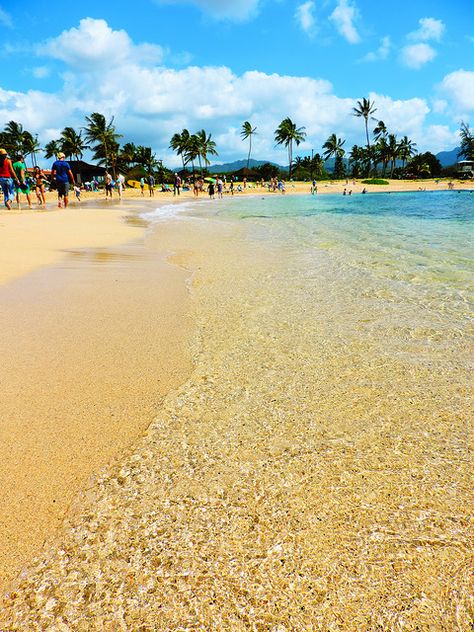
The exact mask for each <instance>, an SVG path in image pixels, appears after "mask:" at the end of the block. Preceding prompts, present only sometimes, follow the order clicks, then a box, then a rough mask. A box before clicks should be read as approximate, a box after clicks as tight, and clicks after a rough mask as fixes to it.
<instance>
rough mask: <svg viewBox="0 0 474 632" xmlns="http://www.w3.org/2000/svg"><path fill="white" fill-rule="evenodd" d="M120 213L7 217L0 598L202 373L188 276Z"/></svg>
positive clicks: (2, 289) (3, 235) (2, 290)
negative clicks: (177, 392) (104, 472)
mask: <svg viewBox="0 0 474 632" xmlns="http://www.w3.org/2000/svg"><path fill="white" fill-rule="evenodd" d="M136 205H137V204H136V203H135V207H136ZM123 215H125V211H124V210H123V209H121V210H118V211H117V210H116V209H112V210H111V209H109V210H104V209H94V208H92V207H91V208H87V210H86V209H82V210H81V211H77V210H71V211H68V212H67V213H64V212H62V213H61V212H53V213H41V214H31V213H26V214H24V215H17V216H14V217H8V218H7V217H5V216H3V217H2V218H1V220H0V223H2V221H3V222H4V226H5V224H7V226H6V229H5V231H4V232H2V231H1V230H0V239H2V240H3V241H5V245H6V248H5V250H4V251H3V257H4V265H3V267H2V270H1V273H0V280H1V281H3V282H4V283H3V285H2V286H0V305H1V307H0V322H1V328H2V332H3V333H2V337H1V340H0V357H1V358H2V363H1V366H0V382H1V385H2V386H1V388H2V397H1V398H0V419H1V433H0V437H1V438H0V516H1V518H0V541H1V542H2V545H1V547H0V591H1V592H3V591H4V590H6V589H8V586H9V585H10V583H11V581H12V580H14V579H15V577H17V576H18V575H19V573H20V572H21V570H22V568H23V567H24V566H25V565H26V564H27V563H28V562H30V561H31V559H32V557H33V556H34V555H36V554H38V553H39V552H40V550H41V547H42V545H43V543H44V542H45V541H50V540H51V539H54V537H55V536H57V533H58V530H59V529H60V527H61V524H62V521H63V519H64V517H65V516H66V515H68V513H70V511H71V503H74V502H75V500H77V498H78V494H80V492H82V491H84V490H85V489H87V488H88V487H90V486H91V485H92V484H93V477H95V476H97V475H98V473H99V472H100V471H101V469H102V468H104V467H106V466H107V465H110V464H111V463H112V462H113V461H114V460H115V459H117V458H118V457H120V456H123V455H124V454H125V453H126V452H127V451H128V450H129V449H130V447H131V446H132V445H133V444H134V443H135V441H136V440H137V438H138V437H140V436H141V435H142V434H143V432H144V431H145V429H146V428H147V426H148V425H149V423H150V422H151V421H152V419H153V418H154V417H155V415H156V412H157V410H158V409H159V406H160V404H161V402H162V400H163V398H164V396H165V395H166V394H167V393H169V392H170V390H172V389H175V388H177V387H178V386H179V385H180V384H181V383H182V382H183V381H184V380H185V379H186V377H187V375H188V374H189V372H190V370H191V359H190V350H189V336H190V332H191V331H192V323H191V320H190V318H189V303H188V301H189V298H188V293H187V289H186V280H187V273H186V272H185V271H184V270H182V269H179V268H177V267H176V266H174V265H172V264H170V263H168V262H167V257H168V255H169V253H167V252H164V251H162V250H160V249H159V248H157V247H156V245H155V244H154V243H153V240H152V239H151V238H149V237H148V236H147V235H146V234H145V232H144V227H143V225H140V222H138V227H137V225H134V222H133V221H132V222H129V223H126V222H124V221H123V219H122V216H123ZM135 224H136V223H135ZM15 239H16V241H15ZM121 242H128V243H122V245H120V243H121ZM86 245H92V246H94V245H96V246H98V247H92V248H91V247H89V248H86V247H85V246H86ZM15 248H16V250H15V251H14V252H13V255H12V256H10V254H11V253H12V251H13V249H15ZM51 263H55V264H54V265H49V266H48V265H47V264H51ZM40 264H41V267H38V266H40ZM27 270H33V271H31V272H30V273H29V274H26V275H24V273H25V272H26V271H27ZM22 275H23V276H22ZM8 281H9V282H8Z"/></svg>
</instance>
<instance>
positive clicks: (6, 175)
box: [0, 149, 20, 211]
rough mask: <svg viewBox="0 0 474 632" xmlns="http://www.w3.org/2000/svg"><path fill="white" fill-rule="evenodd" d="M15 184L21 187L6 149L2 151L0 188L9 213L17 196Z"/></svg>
mask: <svg viewBox="0 0 474 632" xmlns="http://www.w3.org/2000/svg"><path fill="white" fill-rule="evenodd" d="M15 183H16V184H17V185H19V184H20V181H19V180H18V176H17V175H16V173H15V172H14V170H13V165H12V162H11V160H10V158H9V157H8V155H7V151H6V149H0V186H1V187H2V192H3V203H4V204H5V206H6V207H7V209H8V210H9V211H10V210H11V208H12V205H11V202H12V200H13V198H14V195H15V191H14V184H15Z"/></svg>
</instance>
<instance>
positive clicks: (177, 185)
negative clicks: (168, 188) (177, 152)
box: [173, 173, 181, 195]
mask: <svg viewBox="0 0 474 632" xmlns="http://www.w3.org/2000/svg"><path fill="white" fill-rule="evenodd" d="M180 187H181V178H180V177H179V176H178V174H177V173H175V174H174V187H173V195H179V189H180Z"/></svg>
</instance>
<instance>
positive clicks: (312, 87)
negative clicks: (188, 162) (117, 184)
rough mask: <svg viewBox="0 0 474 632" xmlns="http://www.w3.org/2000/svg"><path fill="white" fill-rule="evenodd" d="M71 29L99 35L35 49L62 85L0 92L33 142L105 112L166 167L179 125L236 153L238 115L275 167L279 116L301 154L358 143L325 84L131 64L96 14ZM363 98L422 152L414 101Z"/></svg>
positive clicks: (423, 107)
mask: <svg viewBox="0 0 474 632" xmlns="http://www.w3.org/2000/svg"><path fill="white" fill-rule="evenodd" d="M93 22H95V23H93ZM76 31H78V32H81V33H86V34H87V33H89V34H90V33H99V34H101V37H99V41H98V42H95V44H94V47H93V50H92V51H91V50H82V51H79V49H78V42H77V41H76V38H75V33H74V30H73V32H72V36H71V37H65V36H64V34H61V35H60V36H59V37H58V38H57V39H56V40H50V41H49V42H47V44H46V45H45V46H44V47H43V50H44V51H45V53H47V54H48V55H50V56H53V57H56V58H59V59H61V60H62V61H63V62H64V63H65V64H66V65H67V71H66V72H64V73H63V74H62V78H63V87H62V89H61V90H60V91H59V92H58V93H57V94H48V93H46V92H41V91H28V92H24V93H23V92H12V91H5V90H3V91H2V90H1V89H0V117H1V118H2V120H6V121H8V120H11V119H13V120H17V121H20V122H21V123H22V124H23V125H24V126H25V128H26V129H29V130H30V131H32V132H33V133H35V134H38V135H39V140H40V142H41V143H46V142H48V141H49V140H51V139H53V138H57V137H58V136H59V133H60V130H61V129H63V128H64V127H65V126H66V125H71V126H73V127H74V128H76V129H78V128H80V127H81V126H82V125H84V116H86V115H89V114H90V113H91V112H101V113H103V114H104V115H105V116H106V117H107V118H110V117H112V116H114V117H115V124H116V125H117V128H118V131H119V132H120V133H121V134H123V142H128V141H133V142H135V143H137V144H141V145H145V146H150V147H152V148H153V151H155V152H156V153H157V155H158V156H159V157H160V158H162V159H163V160H164V161H165V164H167V165H170V166H174V165H177V164H178V163H179V159H178V157H177V156H176V155H174V154H173V153H172V152H171V151H170V150H169V149H168V146H169V140H170V138H171V136H172V135H173V134H174V133H175V132H177V131H180V130H181V129H183V128H184V127H186V128H188V129H189V130H190V131H192V132H194V131H197V130H199V129H201V128H205V129H206V130H207V131H208V132H210V133H212V136H213V138H214V139H216V141H217V143H218V151H219V160H221V161H223V162H224V161H227V160H230V159H232V160H233V159H235V158H236V157H240V156H242V155H244V154H245V144H244V143H243V142H242V139H241V138H240V127H241V125H242V123H243V121H246V120H249V121H251V123H252V125H253V126H256V127H257V132H258V134H257V136H256V137H255V143H254V156H255V157H256V158H264V159H267V160H274V161H276V162H280V163H283V162H284V161H285V159H286V156H285V152H284V150H283V149H281V148H277V147H275V143H274V132H275V129H276V128H277V126H278V125H279V123H280V122H281V121H282V119H283V118H285V117H287V116H289V117H290V118H291V119H292V120H294V122H295V123H296V125H297V126H298V127H299V126H304V127H305V128H306V132H307V139H306V141H305V142H304V143H302V144H301V145H300V147H299V152H300V153H301V154H303V153H305V152H310V151H311V149H312V148H314V149H315V150H316V151H321V146H322V144H323V143H324V142H325V140H326V139H327V138H328V136H329V135H330V134H332V133H336V134H337V135H338V136H340V137H342V138H345V139H346V146H347V147H350V146H352V145H353V144H361V143H363V142H364V131H363V126H362V125H361V121H360V119H357V118H356V117H354V116H352V108H353V107H354V106H355V105H356V99H355V98H347V97H345V98H342V97H339V96H338V95H336V94H335V93H334V89H333V86H332V84H331V83H330V82H329V81H327V80H324V79H315V78H310V77H297V76H285V75H279V74H267V73H264V72H258V71H249V72H244V73H242V74H236V73H234V72H233V71H232V70H231V69H229V68H227V67H224V66H216V67H197V66H189V67H186V68H181V69H173V68H167V67H165V66H164V65H160V66H158V65H153V64H150V63H144V62H143V61H140V58H141V56H142V50H143V49H142V48H141V47H140V46H136V45H135V44H134V43H133V42H131V40H130V39H129V37H128V35H127V33H125V32H124V31H113V30H112V29H110V27H109V26H108V25H107V24H106V23H105V22H104V21H103V20H96V21H91V20H85V21H82V22H81V23H80V25H79V27H78V28H77V29H76ZM69 35H71V31H69ZM117 47H120V53H119V54H120V55H121V58H120V59H121V62H120V68H121V71H120V73H104V72H103V67H102V65H101V63H100V61H101V60H102V59H103V56H106V57H107V58H108V59H110V55H111V51H113V50H115V49H116V48H117ZM82 49H86V47H85V46H84V45H83V46H82ZM137 51H140V54H137ZM76 53H77V54H79V55H82V57H81V60H80V61H78V60H77V59H73V56H74V55H75V54H76ZM87 60H89V63H88V64H87V63H86V61H87ZM465 72H467V71H458V73H451V75H447V76H446V77H445V79H444V80H443V82H442V84H441V86H440V87H439V92H440V94H439V95H438V96H439V99H442V98H445V99H446V100H447V101H449V99H450V97H448V96H445V93H446V94H447V93H448V92H450V91H453V90H457V97H456V98H457V100H458V102H459V105H460V106H461V105H463V106H466V104H468V103H471V104H472V90H471V92H470V93H469V91H468V89H467V88H462V86H463V83H464V82H465V83H466V84H467V83H469V81H470V85H471V86H472V85H473V82H472V73H471V74H469V76H466V75H464V74H462V73H465ZM468 80H469V81H468ZM211 84H212V85H218V86H219V90H211V91H210V90H209V89H208V86H209V85H211ZM462 90H464V91H462ZM369 98H370V100H371V101H375V103H376V107H377V113H376V116H377V118H380V119H382V120H383V121H385V123H386V125H387V127H388V128H389V129H390V130H391V131H394V132H395V133H397V135H404V134H407V135H408V136H409V137H410V138H412V139H413V140H414V141H415V142H417V143H418V147H419V149H421V150H423V149H424V147H425V143H426V138H427V136H426V117H427V115H428V113H429V107H428V105H427V103H426V101H425V100H424V99H408V100H394V99H392V98H391V97H390V96H386V95H379V94H370V95H369ZM450 103H451V104H452V97H451V101H450ZM437 133H438V137H439V138H440V139H442V138H443V136H442V134H445V136H444V137H446V138H449V134H448V132H446V130H444V131H443V130H437ZM430 143H431V139H430ZM430 148H431V144H430V147H427V149H430Z"/></svg>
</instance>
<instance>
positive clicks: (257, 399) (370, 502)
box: [3, 220, 473, 632]
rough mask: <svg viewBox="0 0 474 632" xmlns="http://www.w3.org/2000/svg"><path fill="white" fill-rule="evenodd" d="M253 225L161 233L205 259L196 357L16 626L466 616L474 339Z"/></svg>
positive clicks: (32, 575)
mask: <svg viewBox="0 0 474 632" xmlns="http://www.w3.org/2000/svg"><path fill="white" fill-rule="evenodd" d="M253 230H254V227H253V226H252V224H251V223H249V222H246V223H245V224H244V225H243V224H242V223H240V224H238V225H237V224H234V223H232V222H231V221H224V220H215V221H212V222H209V221H202V220H194V221H193V220H189V222H188V221H186V222H168V223H167V224H163V225H161V226H160V229H159V231H157V232H156V234H155V236H154V239H155V240H156V242H155V243H156V247H157V248H158V249H161V250H168V251H170V250H172V251H173V253H174V255H173V261H174V262H175V263H177V264H179V265H180V266H182V267H184V268H185V269H187V270H192V271H193V276H192V279H193V281H192V288H191V295H192V313H193V318H194V320H195V321H196V323H197V335H196V337H195V338H194V342H193V360H194V370H193V372H192V373H191V375H190V377H189V379H188V380H187V382H186V383H185V384H184V385H183V386H182V387H181V388H179V389H178V391H177V392H173V393H170V394H169V395H168V396H167V397H166V400H165V402H164V404H163V406H161V407H160V409H159V410H158V411H157V415H156V418H155V421H154V422H153V423H152V424H151V426H150V427H149V428H148V430H147V433H146V435H145V436H144V437H143V438H142V439H141V440H140V441H138V442H137V443H136V445H135V447H134V449H133V451H132V453H131V454H130V455H129V456H127V457H124V458H123V459H122V460H121V461H120V462H119V463H117V464H116V466H115V467H112V468H110V469H109V470H108V471H107V472H105V473H104V474H103V476H101V477H100V478H99V479H98V480H97V482H96V484H95V486H94V488H93V489H91V490H90V494H89V496H88V498H85V499H84V500H83V502H82V504H80V505H79V506H78V509H77V513H75V514H74V515H72V516H69V517H68V521H67V523H66V525H65V528H64V530H63V532H62V534H61V537H60V538H58V539H57V540H56V542H55V543H53V546H52V547H51V548H48V549H46V550H45V551H44V553H43V554H42V555H40V556H39V557H38V559H37V560H36V562H35V563H34V564H33V565H32V566H31V567H30V568H29V569H28V572H27V573H26V575H25V577H24V578H23V580H22V581H21V582H20V583H19V585H18V587H17V588H16V589H15V591H13V592H12V593H11V594H10V596H9V598H8V599H6V601H5V609H4V614H3V618H4V621H5V625H6V627H7V629H8V630H46V629H47V630H74V631H82V630H84V631H86V630H88V631H89V630H110V631H112V630H147V631H148V630H150V631H151V630H203V631H204V630H206V631H207V630H219V631H223V630H232V631H244V630H257V631H271V632H284V631H290V630H298V631H302V632H305V631H308V632H309V631H314V630H321V631H327V630H344V631H345V630H349V631H359V630H364V631H366V630H367V631H368V630H370V631H376V630H410V631H415V630H446V631H447V632H448V631H450V632H451V631H452V630H459V631H461V632H467V631H468V630H470V629H472V626H473V619H472V611H471V610H470V601H469V599H470V587H469V569H468V563H467V562H468V553H469V537H468V536H469V531H468V529H469V522H468V517H469V516H468V511H469V504H468V503H469V494H470V462H469V458H468V457H469V448H468V442H469V434H468V431H467V428H466V403H467V402H468V400H469V390H470V384H469V376H468V373H467V371H466V362H467V351H466V347H465V340H464V339H463V337H462V336H460V335H459V332H458V331H457V330H455V328H450V327H449V325H447V324H446V323H443V325H441V324H440V325H439V326H437V325H436V323H434V324H433V327H432V329H431V330H430V331H427V332H425V333H424V334H423V337H422V338H421V339H420V337H419V335H418V332H417V331H415V330H414V326H413V325H411V323H416V322H418V321H419V320H420V317H421V316H423V317H425V318H428V316H429V313H428V311H426V314H425V313H424V311H423V310H427V307H426V306H423V305H418V303H417V302H416V301H410V300H408V299H410V298H411V297H410V296H408V295H407V296H406V297H405V298H406V299H407V300H404V301H402V300H400V297H399V296H394V297H393V300H391V301H388V302H387V301H386V300H379V296H381V294H382V288H378V287H377V285H375V286H374V287H372V288H370V292H369V291H368V289H367V288H366V287H360V286H359V285H358V279H357V278H354V279H352V280H351V279H350V278H349V280H348V279H347V278H346V279H344V280H343V281H342V280H341V281H340V282H339V281H338V274H337V269H336V268H335V267H334V265H333V264H332V263H331V260H330V259H329V258H327V257H326V256H325V254H324V253H323V252H322V253H320V254H319V256H318V257H317V258H315V260H314V262H313V267H312V268H311V269H309V270H308V272H307V278H305V279H302V278H300V277H299V275H300V274H301V262H299V261H298V259H297V257H298V253H292V252H290V251H285V244H284V243H278V242H277V241H275V242H274V243H272V242H265V243H263V242H262V241H261V240H259V238H258V231H255V233H254V232H253ZM328 279H333V280H334V282H333V283H332V284H331V286H330V289H328V283H327V280H328ZM289 290H290V291H289ZM406 292H409V289H408V288H407V289H406ZM374 319H375V322H376V325H377V326H372V325H369V324H368V323H370V322H373V321H374ZM425 339H426V344H423V343H424V341H425Z"/></svg>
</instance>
